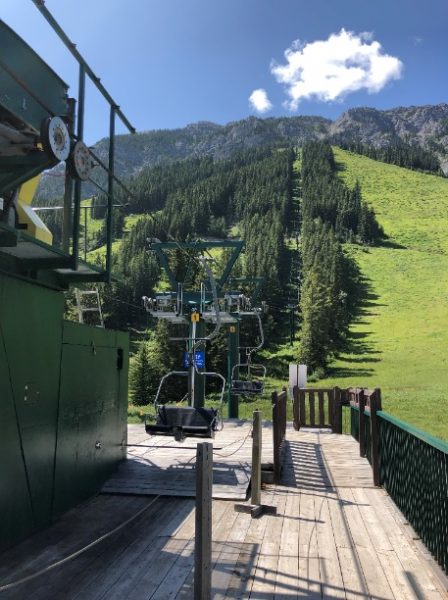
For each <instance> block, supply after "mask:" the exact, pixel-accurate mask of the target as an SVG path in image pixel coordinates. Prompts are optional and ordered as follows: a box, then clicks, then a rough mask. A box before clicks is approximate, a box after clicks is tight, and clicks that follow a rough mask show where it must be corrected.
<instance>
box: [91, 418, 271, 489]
mask: <svg viewBox="0 0 448 600" xmlns="http://www.w3.org/2000/svg"><path fill="white" fill-rule="evenodd" d="M251 432H252V428H251V424H250V423H249V422H248V421H238V420H232V421H227V422H226V425H225V427H224V429H223V430H222V431H218V432H217V433H216V436H215V438H214V439H205V440H204V439H198V438H187V439H186V440H185V441H184V442H176V441H175V440H174V439H173V438H172V437H167V436H153V437H150V436H149V435H148V434H147V433H146V432H145V429H144V427H143V426H142V425H130V426H129V429H128V460H127V461H126V462H124V463H122V464H121V465H120V467H119V468H118V470H117V472H116V473H115V475H113V477H111V479H110V480H109V481H108V482H107V483H106V484H105V485H104V487H103V493H109V494H138V495H143V496H149V495H163V496H185V497H189V498H194V496H195V494H196V475H195V459H196V446H197V444H198V443H199V442H202V441H209V442H212V443H213V458H214V461H213V498H216V499H223V500H245V499H246V497H247V490H248V488H249V484H250V465H251V460H252V438H251ZM263 456H264V462H269V461H270V462H272V429H271V427H270V426H269V425H268V424H265V425H264V436H263Z"/></svg>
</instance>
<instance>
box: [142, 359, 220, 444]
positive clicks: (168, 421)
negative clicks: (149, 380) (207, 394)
mask: <svg viewBox="0 0 448 600" xmlns="http://www.w3.org/2000/svg"><path fill="white" fill-rule="evenodd" d="M190 360H191V353H190ZM192 360H193V361H194V357H193V359H192ZM194 366H195V371H196V372H198V373H200V374H201V375H202V376H204V377H216V378H219V379H220V380H221V384H222V385H221V391H220V399H219V408H211V407H194V406H178V405H177V406H176V404H179V403H180V402H182V400H184V399H185V396H184V397H183V398H179V400H178V401H177V403H176V404H174V405H173V404H171V403H170V404H168V403H165V404H164V403H159V398H160V394H161V391H162V388H163V385H164V383H165V381H166V380H167V379H169V378H171V377H176V376H177V377H188V376H189V375H190V370H188V371H170V372H169V373H167V374H166V375H164V376H163V377H162V379H161V381H160V384H159V388H158V390H157V394H156V397H155V399H154V407H155V409H156V422H155V423H149V422H148V415H145V429H146V432H147V433H149V434H150V435H172V436H174V439H175V440H176V441H178V442H182V441H183V440H184V439H185V438H186V437H204V438H212V437H214V434H215V432H216V431H218V430H220V429H222V426H223V421H222V405H223V402H224V392H225V388H226V380H225V378H224V377H223V376H222V375H221V374H220V373H215V372H213V371H198V370H197V367H196V365H194ZM189 395H191V396H192V394H189Z"/></svg>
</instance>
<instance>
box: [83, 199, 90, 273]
mask: <svg viewBox="0 0 448 600" xmlns="http://www.w3.org/2000/svg"><path fill="white" fill-rule="evenodd" d="M88 208H89V207H88V206H83V209H84V262H87V209H88Z"/></svg>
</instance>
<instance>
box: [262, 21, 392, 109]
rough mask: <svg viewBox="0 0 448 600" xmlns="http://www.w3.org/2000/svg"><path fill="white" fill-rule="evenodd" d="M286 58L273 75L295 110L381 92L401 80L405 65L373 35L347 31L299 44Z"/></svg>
mask: <svg viewBox="0 0 448 600" xmlns="http://www.w3.org/2000/svg"><path fill="white" fill-rule="evenodd" d="M285 58H286V64H277V63H275V62H274V63H272V64H271V73H272V74H273V75H274V76H275V78H276V79H277V81H278V82H280V83H282V84H284V85H285V86H286V93H287V95H288V97H289V100H288V102H287V103H286V104H287V106H288V108H290V109H291V110H296V109H297V107H298V106H299V103H300V102H301V101H302V100H304V99H312V98H313V99H318V100H321V101H324V102H330V101H334V100H342V99H343V98H344V97H345V96H346V95H347V94H349V93H351V92H356V91H358V90H363V89H364V90H367V91H368V92H369V93H375V92H379V91H380V90H381V89H382V88H383V87H384V86H385V85H386V84H387V83H388V82H389V81H392V80H393V79H399V78H400V77H401V73H402V69H403V63H402V62H401V61H400V60H399V59H398V58H396V57H394V56H390V55H389V54H386V53H385V52H384V51H383V49H382V47H381V44H380V43H379V42H377V41H375V40H374V39H373V35H372V34H371V33H360V34H355V33H353V32H351V31H346V30H345V29H341V31H340V32H339V33H333V34H331V35H330V37H329V38H328V39H327V40H318V41H315V42H310V43H308V44H301V43H300V41H296V42H294V43H293V45H292V46H291V47H290V48H288V49H287V50H286V52H285ZM257 91H258V90H257ZM254 93H255V92H254ZM252 95H253V94H252ZM251 97H252V96H251Z"/></svg>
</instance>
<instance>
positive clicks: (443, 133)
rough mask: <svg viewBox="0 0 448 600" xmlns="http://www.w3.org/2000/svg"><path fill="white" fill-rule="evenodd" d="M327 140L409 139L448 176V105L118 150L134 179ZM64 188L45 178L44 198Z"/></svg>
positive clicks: (191, 135) (265, 123) (195, 130)
mask: <svg viewBox="0 0 448 600" xmlns="http://www.w3.org/2000/svg"><path fill="white" fill-rule="evenodd" d="M323 138H328V139H330V140H334V141H336V142H337V141H338V140H344V141H350V140H359V141H361V142H362V143H364V144H368V145H372V146H376V147H382V146H387V145H389V144H391V143H393V142H396V141H398V140H402V141H406V142H408V143H410V144H416V145H419V146H422V147H423V148H425V149H428V150H431V151H432V152H434V153H435V154H436V155H437V156H438V157H439V159H440V161H441V165H442V168H443V169H444V170H445V172H448V104H438V105H427V106H409V107H398V108H394V109H390V110H384V111H381V110H377V109H374V108H368V107H365V108H352V109H349V110H347V111H346V112H344V113H343V114H342V115H341V116H340V117H339V118H338V119H336V120H335V121H331V120H330V119H325V118H323V117H318V116H316V117H314V116H297V117H279V118H266V119H262V118H258V117H253V116H251V117H248V118H247V119H243V120H241V121H234V122H231V123H228V124H227V125H218V124H216V123H211V122H209V121H200V122H198V123H192V124H190V125H187V126H186V127H184V128H181V129H166V130H154V131H144V132H141V133H137V134H134V135H119V136H117V138H116V148H115V155H116V173H117V175H118V176H119V177H121V178H124V179H128V178H129V177H132V176H133V175H135V174H137V173H138V172H139V171H140V170H141V169H142V168H143V167H145V166H152V165H160V164H163V163H165V162H172V161H175V160H182V159H186V158H192V157H195V156H205V155H210V156H213V157H214V158H215V159H216V160H222V159H226V158H229V157H230V156H232V155H233V154H235V153H236V152H238V151H239V150H244V149H247V148H253V147H257V146H261V145H264V144H278V145H282V144H293V145H300V144H302V143H303V142H304V141H307V140H313V139H314V140H318V139H323ZM108 146H109V140H108V138H104V139H102V140H100V141H98V142H97V143H96V144H95V146H94V151H95V153H96V154H97V155H98V156H99V157H100V158H101V159H102V160H103V161H106V157H107V152H108ZM106 162H107V161H106ZM59 169H60V167H59ZM100 180H101V176H100ZM62 185H63V178H61V177H51V176H49V175H48V176H44V177H43V180H42V182H41V185H40V187H39V192H38V193H39V197H41V198H56V197H60V196H61V195H62ZM92 193H95V189H94V188H93V186H91V184H84V195H86V196H87V195H90V194H92Z"/></svg>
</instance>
